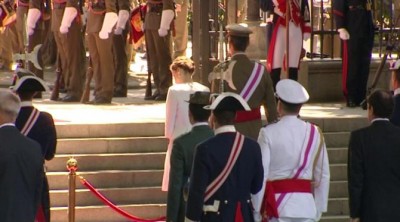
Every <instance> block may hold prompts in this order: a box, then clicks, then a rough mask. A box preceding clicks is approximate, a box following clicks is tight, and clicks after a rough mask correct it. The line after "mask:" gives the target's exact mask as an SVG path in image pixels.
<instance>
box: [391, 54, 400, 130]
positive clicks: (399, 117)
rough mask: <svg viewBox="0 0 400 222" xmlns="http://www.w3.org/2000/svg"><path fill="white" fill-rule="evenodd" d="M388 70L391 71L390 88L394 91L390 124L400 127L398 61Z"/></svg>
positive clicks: (399, 68)
mask: <svg viewBox="0 0 400 222" xmlns="http://www.w3.org/2000/svg"><path fill="white" fill-rule="evenodd" d="M390 70H392V87H393V91H394V108H393V112H392V115H391V116H390V122H392V123H393V124H394V125H396V126H400V59H399V60H396V61H395V62H393V63H392V64H391V66H390Z"/></svg>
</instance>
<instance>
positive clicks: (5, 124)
mask: <svg viewBox="0 0 400 222" xmlns="http://www.w3.org/2000/svg"><path fill="white" fill-rule="evenodd" d="M5 126H15V124H14V123H4V124H1V125H0V128H2V127H5Z"/></svg>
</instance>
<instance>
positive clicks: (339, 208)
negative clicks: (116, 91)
mask: <svg viewBox="0 0 400 222" xmlns="http://www.w3.org/2000/svg"><path fill="white" fill-rule="evenodd" d="M306 119H307V120H308V121H310V122H314V123H316V124H318V125H319V126H320V127H321V128H322V129H323V131H324V133H325V139H326V143H327V147H328V153H329V159H330V169H331V188H330V199H329V208H328V212H327V213H326V214H324V216H323V219H322V220H321V221H323V222H342V221H343V222H344V221H348V212H349V211H348V200H347V181H346V177H347V172H346V171H347V168H346V162H347V143H348V138H349V135H350V134H349V132H350V130H353V129H356V128H360V127H362V126H365V125H366V124H367V121H366V119H365V118H363V117H353V118H349V117H340V118H339V117H334V118H306ZM163 125H164V123H126V124H120V123H118V124H72V125H69V124H65V125H57V132H58V138H59V139H58V146H57V155H56V157H55V158H54V159H53V160H51V161H49V162H48V163H46V165H47V167H48V173H47V174H48V178H49V183H50V188H51V194H50V197H51V204H52V221H54V222H58V221H60V222H61V221H62V222H65V221H68V219H67V218H68V217H67V206H68V172H67V169H66V162H67V160H68V158H69V157H71V156H73V157H74V158H76V159H77V160H78V175H81V176H83V177H84V178H85V179H87V180H88V181H89V182H90V183H91V184H92V185H93V186H94V187H95V188H96V189H98V190H99V191H100V192H101V193H102V194H104V195H105V196H106V197H107V198H108V199H109V200H111V201H112V202H114V203H115V204H117V205H118V206H120V207H121V208H122V209H124V210H126V211H127V212H129V213H131V214H132V215H135V216H138V217H141V218H157V217H160V216H164V215H165V208H166V207H165V206H166V205H165V203H166V193H165V192H162V191H161V188H160V186H161V180H162V173H163V164H164V156H165V151H166V147H167V140H166V139H165V138H164V137H163V136H162V135H163V129H164V127H163ZM76 206H77V207H76V217H75V218H76V221H77V222H94V221H96V222H103V221H104V222H105V221H107V222H114V221H128V219H126V218H124V217H122V216H120V215H119V214H118V213H116V212H114V211H113V210H112V209H110V208H109V207H107V206H105V205H104V204H103V203H102V202H101V201H100V200H99V199H97V197H95V196H94V195H93V194H92V193H91V192H90V191H89V190H88V189H86V188H85V187H84V186H83V185H82V184H81V183H80V182H79V179H78V180H77V190H76Z"/></svg>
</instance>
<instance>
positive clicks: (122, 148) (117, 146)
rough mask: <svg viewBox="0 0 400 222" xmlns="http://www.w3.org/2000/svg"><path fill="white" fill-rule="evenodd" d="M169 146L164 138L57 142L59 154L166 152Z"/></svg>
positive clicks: (121, 138) (63, 140) (72, 139)
mask: <svg viewBox="0 0 400 222" xmlns="http://www.w3.org/2000/svg"><path fill="white" fill-rule="evenodd" d="M167 146H168V140H167V139H166V138H165V137H164V136H152V137H113V138H79V139H77V138H65V139H58V140H57V154H89V153H94V154H96V153H140V152H146V153H147V152H165V151H166V150H167Z"/></svg>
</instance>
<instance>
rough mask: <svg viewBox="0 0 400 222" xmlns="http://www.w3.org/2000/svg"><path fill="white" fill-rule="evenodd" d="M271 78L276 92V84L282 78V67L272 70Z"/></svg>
mask: <svg viewBox="0 0 400 222" xmlns="http://www.w3.org/2000/svg"><path fill="white" fill-rule="evenodd" d="M271 79H272V85H273V86H274V92H275V91H276V89H275V87H276V84H277V83H278V82H279V80H281V69H280V68H278V69H273V70H271Z"/></svg>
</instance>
